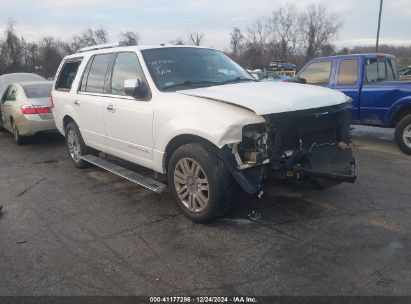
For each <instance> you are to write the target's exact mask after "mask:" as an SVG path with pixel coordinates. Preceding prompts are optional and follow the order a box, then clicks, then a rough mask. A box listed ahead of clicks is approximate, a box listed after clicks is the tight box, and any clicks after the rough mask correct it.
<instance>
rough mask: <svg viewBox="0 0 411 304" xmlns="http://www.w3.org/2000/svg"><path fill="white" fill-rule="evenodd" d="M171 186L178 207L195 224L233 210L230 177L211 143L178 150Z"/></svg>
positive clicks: (170, 174)
mask: <svg viewBox="0 0 411 304" xmlns="http://www.w3.org/2000/svg"><path fill="white" fill-rule="evenodd" d="M168 183H169V188H170V190H171V192H172V194H173V196H174V199H175V201H176V202H177V205H178V207H179V208H180V209H181V211H182V212H183V213H184V214H185V215H186V216H187V217H188V218H189V219H191V220H192V221H194V222H198V223H205V222H209V221H211V220H213V219H215V218H217V217H219V216H221V215H224V213H225V212H227V211H228V210H229V208H230V205H231V176H230V174H229V172H228V170H227V168H226V167H225V165H224V163H223V162H222V161H221V160H220V159H219V158H218V156H217V154H216V151H215V150H214V148H213V147H212V146H210V145H208V144H205V143H193V144H186V145H184V146H181V147H180V148H178V149H177V150H176V151H175V152H174V153H173V155H172V156H171V159H170V162H169V165H168Z"/></svg>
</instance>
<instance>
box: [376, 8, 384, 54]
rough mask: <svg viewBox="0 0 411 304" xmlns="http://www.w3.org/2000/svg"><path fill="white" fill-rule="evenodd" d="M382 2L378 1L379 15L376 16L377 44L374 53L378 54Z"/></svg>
mask: <svg viewBox="0 0 411 304" xmlns="http://www.w3.org/2000/svg"><path fill="white" fill-rule="evenodd" d="M382 1H383V0H380V13H379V15H378V29H377V44H376V45H375V52H376V53H378V48H379V42H380V27H381V12H382Z"/></svg>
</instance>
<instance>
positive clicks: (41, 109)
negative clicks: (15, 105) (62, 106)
mask: <svg viewBox="0 0 411 304" xmlns="http://www.w3.org/2000/svg"><path fill="white" fill-rule="evenodd" d="M20 108H21V113H23V114H46V113H51V110H50V107H47V106H30V105H26V106H21V107H20Z"/></svg>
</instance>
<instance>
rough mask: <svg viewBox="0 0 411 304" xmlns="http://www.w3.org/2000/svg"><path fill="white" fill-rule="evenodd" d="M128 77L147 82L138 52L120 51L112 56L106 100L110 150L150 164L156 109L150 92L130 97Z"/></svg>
mask: <svg viewBox="0 0 411 304" xmlns="http://www.w3.org/2000/svg"><path fill="white" fill-rule="evenodd" d="M126 79H140V80H141V81H142V82H143V83H146V84H147V81H146V78H145V76H144V72H143V70H142V68H141V65H140V61H139V59H138V56H137V54H136V53H135V52H120V53H118V54H116V57H115V58H113V66H112V68H111V73H110V77H109V85H108V88H107V90H108V92H107V93H108V94H110V95H109V98H107V99H106V100H105V101H104V106H103V112H104V124H105V130H106V141H107V151H108V153H110V154H113V155H115V156H118V157H121V158H123V159H126V160H128V161H131V162H134V163H137V164H140V165H143V166H145V167H151V163H152V161H151V160H152V151H153V135H152V133H153V132H152V131H153V129H152V124H153V111H154V105H153V102H152V101H151V97H150V96H151V95H150V94H148V95H147V97H145V98H141V99H139V98H135V97H131V96H127V95H126V94H125V92H124V81H125V80H126Z"/></svg>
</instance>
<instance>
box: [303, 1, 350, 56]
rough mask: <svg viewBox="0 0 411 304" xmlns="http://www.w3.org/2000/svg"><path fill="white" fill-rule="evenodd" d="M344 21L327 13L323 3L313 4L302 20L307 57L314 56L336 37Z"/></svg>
mask: <svg viewBox="0 0 411 304" xmlns="http://www.w3.org/2000/svg"><path fill="white" fill-rule="evenodd" d="M342 25H343V24H342V22H341V21H339V20H338V18H337V17H336V16H331V15H330V14H328V13H327V8H326V7H325V6H324V5H323V4H318V5H315V4H311V5H309V6H308V8H307V10H306V12H305V13H304V14H303V15H302V18H301V20H300V29H301V32H302V39H303V43H304V45H305V48H306V56H307V59H312V58H314V57H315V56H316V55H317V53H318V52H320V51H321V49H322V48H323V47H324V46H325V45H328V44H331V42H332V40H333V39H334V38H335V37H336V35H337V33H338V30H339V29H340V28H341V27H342Z"/></svg>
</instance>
